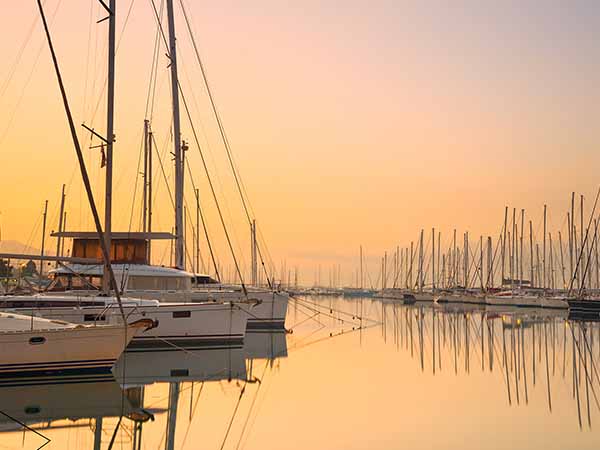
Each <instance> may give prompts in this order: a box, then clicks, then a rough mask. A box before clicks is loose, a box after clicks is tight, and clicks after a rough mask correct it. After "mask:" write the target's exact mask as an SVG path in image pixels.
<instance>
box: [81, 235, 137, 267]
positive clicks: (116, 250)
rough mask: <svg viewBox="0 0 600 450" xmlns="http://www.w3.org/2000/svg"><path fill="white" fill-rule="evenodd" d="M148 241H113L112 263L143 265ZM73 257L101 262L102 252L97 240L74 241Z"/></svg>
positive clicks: (111, 247) (111, 249) (111, 250)
mask: <svg viewBox="0 0 600 450" xmlns="http://www.w3.org/2000/svg"><path fill="white" fill-rule="evenodd" d="M147 246H148V241H146V240H145V239H113V240H112V241H111V246H110V257H111V260H112V262H113V263H115V264H122V263H133V264H145V263H146V254H147ZM72 254H73V256H74V257H79V258H92V259H96V260H97V261H99V262H100V261H102V250H101V248H100V241H99V240H98V239H74V240H73V252H72Z"/></svg>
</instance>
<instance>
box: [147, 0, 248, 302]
mask: <svg viewBox="0 0 600 450" xmlns="http://www.w3.org/2000/svg"><path fill="white" fill-rule="evenodd" d="M150 2H151V4H152V8H153V10H154V15H155V18H156V20H157V23H158V27H159V28H160V32H161V35H162V37H163V43H164V44H165V48H167V49H168V48H169V46H168V45H167V40H166V37H165V34H164V30H163V27H162V22H161V20H160V17H159V16H158V12H157V11H156V5H155V3H154V0H150ZM177 86H178V88H179V95H181V99H182V100H183V105H184V108H185V111H186V115H187V118H188V121H189V123H190V127H191V129H192V134H193V136H194V140H195V142H196V147H197V148H198V153H199V154H200V158H201V160H202V165H203V167H204V172H205V174H206V178H207V180H208V184H209V186H210V190H211V193H212V196H213V199H214V201H215V206H216V208H217V212H218V214H219V219H220V220H221V225H222V226H223V231H224V233H225V238H226V239H227V244H228V246H229V250H230V252H231V255H232V258H233V262H234V265H235V268H236V271H237V273H238V276H239V278H240V284H241V286H242V289H243V291H244V295H246V296H247V295H248V290H247V288H246V284H245V283H244V276H243V275H242V272H241V270H240V266H239V263H238V260H237V257H236V256H235V251H234V249H233V244H232V242H231V238H230V236H229V231H228V230H227V225H226V224H225V219H224V218H223V213H222V211H221V206H220V204H219V200H218V198H217V194H216V192H215V188H214V185H213V182H212V179H211V177H210V173H209V171H208V166H207V164H206V160H205V158H204V154H203V152H202V148H201V147H200V141H199V139H198V134H197V133H196V127H195V126H194V122H193V120H192V116H191V113H190V109H189V107H188V103H187V100H186V97H185V95H184V93H183V89H182V87H181V83H179V81H178V82H177Z"/></svg>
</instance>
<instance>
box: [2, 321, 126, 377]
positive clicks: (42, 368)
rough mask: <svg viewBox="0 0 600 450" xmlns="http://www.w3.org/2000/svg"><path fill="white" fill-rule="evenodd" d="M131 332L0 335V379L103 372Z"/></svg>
mask: <svg viewBox="0 0 600 450" xmlns="http://www.w3.org/2000/svg"><path fill="white" fill-rule="evenodd" d="M134 333H135V329H132V328H130V327H127V328H125V327H123V326H96V327H94V326H91V327H76V328H64V329H60V328H56V329H50V330H37V329H34V330H28V331H13V332H3V333H0V348H1V349H2V351H1V352H0V379H1V380H2V382H5V381H7V380H8V379H10V378H14V377H39V376H44V377H47V376H55V375H61V376H62V375H89V374H99V373H107V372H109V371H110V368H111V367H112V366H113V364H114V363H115V361H116V360H117V359H118V358H119V356H120V355H121V353H122V352H123V350H124V349H125V347H127V345H128V344H129V342H130V340H131V338H132V337H133V334H134Z"/></svg>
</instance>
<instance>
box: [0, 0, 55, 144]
mask: <svg viewBox="0 0 600 450" xmlns="http://www.w3.org/2000/svg"><path fill="white" fill-rule="evenodd" d="M61 3H62V0H59V2H58V3H57V4H56V8H55V9H54V12H53V13H52V17H51V18H50V24H51V25H52V24H53V23H54V20H55V19H56V14H57V13H58V10H59V8H60V5H61ZM43 49H44V43H43V42H42V43H41V44H40V46H39V48H38V51H37V54H36V56H35V59H34V61H33V67H32V68H31V71H30V72H29V75H28V76H27V79H26V80H25V84H24V85H23V87H22V89H21V92H20V94H19V97H18V98H17V103H16V104H15V107H14V108H13V109H12V111H11V113H10V117H9V119H8V121H6V126H5V127H4V131H3V132H2V134H1V135H0V144H2V143H3V142H4V139H5V138H6V136H7V135H8V132H9V131H10V129H11V127H12V124H13V121H14V119H15V117H16V115H17V111H18V110H19V107H20V106H21V102H22V101H23V97H24V96H25V92H26V91H27V87H28V86H29V83H30V82H31V79H32V78H33V74H34V73H35V69H36V67H37V65H38V62H39V60H40V56H41V54H42V50H43Z"/></svg>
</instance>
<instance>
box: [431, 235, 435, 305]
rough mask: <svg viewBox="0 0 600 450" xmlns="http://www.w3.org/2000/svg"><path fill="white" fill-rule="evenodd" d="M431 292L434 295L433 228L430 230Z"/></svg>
mask: <svg viewBox="0 0 600 450" xmlns="http://www.w3.org/2000/svg"><path fill="white" fill-rule="evenodd" d="M431 291H432V292H434V293H435V228H432V229H431Z"/></svg>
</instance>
